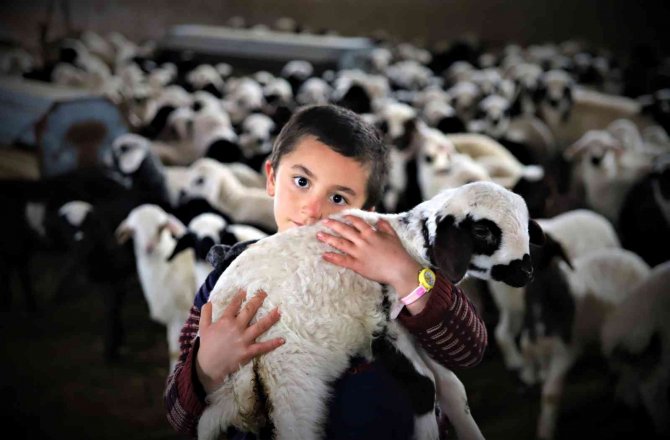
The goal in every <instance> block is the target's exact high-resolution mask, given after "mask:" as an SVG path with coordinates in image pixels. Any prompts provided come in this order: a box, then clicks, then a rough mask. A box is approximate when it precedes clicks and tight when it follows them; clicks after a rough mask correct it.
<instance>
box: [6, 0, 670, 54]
mask: <svg viewBox="0 0 670 440" xmlns="http://www.w3.org/2000/svg"><path fill="white" fill-rule="evenodd" d="M49 3H50V2H49V1H48V0H42V1H35V0H24V1H14V2H3V5H2V6H0V35H3V34H4V35H11V36H13V37H15V38H18V39H20V40H21V41H23V42H25V43H27V44H34V43H35V42H36V41H37V29H38V24H39V22H40V21H43V20H44V19H45V17H46V15H47V13H46V11H47V5H48V4H49ZM58 3H63V1H62V0H61V1H59V2H58ZM68 3H69V5H70V10H71V16H72V21H73V23H74V25H75V26H76V27H77V28H80V29H83V28H88V29H94V30H97V31H100V32H107V31H112V30H115V31H120V32H122V33H123V34H125V35H127V36H128V37H131V38H133V39H135V40H141V39H145V38H159V37H160V36H161V35H162V34H163V32H164V31H165V29H166V28H167V27H169V26H170V25H173V24H179V23H189V22H190V23H202V24H223V23H225V22H226V20H228V19H229V18H230V17H232V16H235V15H240V16H243V17H245V18H246V19H247V20H248V21H249V22H252V23H266V24H270V23H272V22H274V20H275V19H276V18H278V17H281V16H290V17H293V18H294V19H296V20H297V21H298V22H300V23H302V24H304V25H306V26H309V27H311V28H315V29H320V28H327V29H334V30H336V31H338V32H340V33H341V34H344V35H362V34H369V33H371V32H372V31H374V30H377V29H383V30H385V31H386V32H388V33H391V34H393V35H397V36H399V37H401V38H403V39H413V38H420V39H423V40H424V41H435V40H439V39H453V38H455V37H459V36H463V35H466V34H470V35H475V36H479V37H480V38H482V39H483V40H484V41H487V42H490V43H491V44H501V43H506V42H511V41H514V42H518V43H520V44H524V45H525V44H529V43H539V42H544V41H564V40H566V39H569V38H575V37H578V38H583V39H585V40H586V41H588V42H591V43H593V44H595V45H597V46H600V47H605V48H608V49H611V50H613V51H614V52H618V53H620V54H626V53H628V51H629V49H630V48H631V47H634V46H635V45H637V44H640V43H646V44H651V45H653V46H654V47H656V48H657V49H659V50H660V51H662V52H663V53H666V54H667V53H669V52H670V26H668V24H669V23H668V21H669V20H670V14H668V12H670V6H669V4H670V2H668V1H666V0H649V1H644V0H642V1H640V0H607V1H596V0H515V1H500V0H414V1H408V0H403V1H401V0H337V1H325V0H274V1H273V0H221V1H214V0H179V1H178V0H159V1H145V0H119V1H109V0H70V1H69V2H68ZM56 18H57V19H59V20H58V21H59V22H60V18H61V15H60V14H56ZM54 31H55V33H58V28H54Z"/></svg>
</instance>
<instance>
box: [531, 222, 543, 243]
mask: <svg viewBox="0 0 670 440" xmlns="http://www.w3.org/2000/svg"><path fill="white" fill-rule="evenodd" d="M528 235H530V242H531V243H532V244H536V245H538V246H542V245H543V244H544V241H545V236H544V231H543V230H542V227H541V226H540V225H539V224H538V223H537V222H536V221H535V220H533V219H530V220H528Z"/></svg>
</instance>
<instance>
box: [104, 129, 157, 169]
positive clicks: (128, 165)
mask: <svg viewBox="0 0 670 440" xmlns="http://www.w3.org/2000/svg"><path fill="white" fill-rule="evenodd" d="M148 152H149V141H148V140H147V139H146V138H144V137H142V136H138V135H136V134H132V133H128V134H124V135H121V136H119V137H117V138H116V139H115V140H114V142H113V143H112V158H113V160H114V164H115V166H116V168H117V169H118V170H119V171H120V172H121V173H123V174H125V175H130V174H133V173H134V172H136V171H137V170H138V169H139V168H140V165H142V162H143V161H144V159H145V158H146V157H147V154H148Z"/></svg>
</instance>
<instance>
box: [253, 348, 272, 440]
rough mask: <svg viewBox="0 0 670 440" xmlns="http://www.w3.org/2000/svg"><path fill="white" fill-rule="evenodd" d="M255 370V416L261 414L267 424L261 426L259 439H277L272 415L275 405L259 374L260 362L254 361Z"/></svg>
mask: <svg viewBox="0 0 670 440" xmlns="http://www.w3.org/2000/svg"><path fill="white" fill-rule="evenodd" d="M253 369H254V392H255V394H256V411H254V414H261V417H262V419H264V420H263V421H264V422H265V423H263V425H262V426H261V430H260V433H259V438H262V439H265V438H276V433H277V432H276V429H275V426H274V423H272V418H271V417H270V414H272V412H273V405H272V401H271V400H270V397H269V396H268V393H267V387H266V385H265V383H264V382H263V379H262V377H261V375H260V374H259V372H258V362H256V361H255V360H254V361H253Z"/></svg>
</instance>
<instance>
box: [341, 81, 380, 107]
mask: <svg viewBox="0 0 670 440" xmlns="http://www.w3.org/2000/svg"><path fill="white" fill-rule="evenodd" d="M370 103H371V100H370V95H369V94H368V92H367V91H366V90H365V89H364V88H363V87H362V86H361V85H359V84H354V85H352V86H351V87H349V90H347V92H346V93H345V94H344V96H342V98H340V99H339V100H338V101H337V105H339V106H341V107H344V108H348V109H349V110H351V111H353V112H355V113H358V114H363V113H370V112H371V111H372V107H371V105H370Z"/></svg>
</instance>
